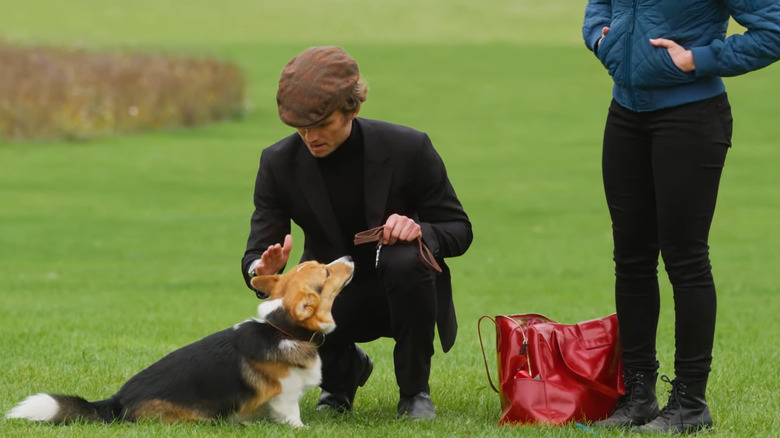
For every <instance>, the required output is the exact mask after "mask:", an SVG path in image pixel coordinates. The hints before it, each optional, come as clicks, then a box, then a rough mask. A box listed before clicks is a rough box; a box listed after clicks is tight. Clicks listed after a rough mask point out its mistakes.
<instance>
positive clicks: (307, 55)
mask: <svg viewBox="0 0 780 438" xmlns="http://www.w3.org/2000/svg"><path fill="white" fill-rule="evenodd" d="M359 78H360V71H359V70H358V65H357V62H356V61H355V60H354V59H353V58H352V57H351V56H349V55H348V54H347V52H345V51H344V50H343V49H342V48H340V47H335V46H324V47H311V48H309V49H306V50H305V51H304V52H303V53H301V54H300V55H298V56H296V57H295V58H293V59H291V60H290V62H288V63H287V65H286V66H285V67H284V70H282V77H281V78H280V79H279V91H278V92H277V93H276V104H277V106H278V108H279V118H280V119H282V122H284V123H285V124H287V125H290V126H292V127H295V128H306V127H309V126H314V125H316V124H318V123H320V122H322V121H323V120H325V119H326V118H327V117H328V116H330V115H331V114H333V112H334V111H336V110H340V109H342V108H343V107H344V106H343V105H344V103H345V102H346V100H347V98H348V97H349V96H350V95H351V94H352V92H353V90H354V88H355V85H356V84H357V82H358V79H359Z"/></svg>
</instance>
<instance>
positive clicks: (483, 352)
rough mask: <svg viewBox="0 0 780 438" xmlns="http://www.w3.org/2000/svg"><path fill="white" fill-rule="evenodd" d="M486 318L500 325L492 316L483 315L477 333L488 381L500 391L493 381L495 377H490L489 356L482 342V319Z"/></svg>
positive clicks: (494, 388)
mask: <svg viewBox="0 0 780 438" xmlns="http://www.w3.org/2000/svg"><path fill="white" fill-rule="evenodd" d="M485 318H487V319H489V320H491V321H493V324H495V325H496V327H498V323H496V320H495V319H493V318H492V317H490V316H488V315H482V317H481V318H479V321H477V333H478V334H479V348H481V349H482V360H483V361H484V362H485V373H487V378H488V383H490V387H491V388H493V391H496V392H499V390H498V388H496V385H495V384H494V383H493V379H492V378H491V377H490V368H489V367H488V363H487V356H485V346H484V345H483V344H482V320H483V319H485Z"/></svg>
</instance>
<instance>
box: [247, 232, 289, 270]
mask: <svg viewBox="0 0 780 438" xmlns="http://www.w3.org/2000/svg"><path fill="white" fill-rule="evenodd" d="M292 244H293V241H292V236H291V235H289V234H288V235H286V236H284V243H283V244H282V245H280V244H278V243H277V244H275V245H271V246H269V247H268V249H267V250H265V252H264V253H263V255H262V256H260V263H258V264H257V266H255V275H271V274H276V273H277V272H279V271H281V270H282V268H284V266H285V265H286V264H287V259H288V258H289V257H290V251H292Z"/></svg>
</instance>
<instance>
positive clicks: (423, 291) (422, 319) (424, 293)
mask: <svg viewBox="0 0 780 438" xmlns="http://www.w3.org/2000/svg"><path fill="white" fill-rule="evenodd" d="M370 259H371V260H366V257H360V258H357V259H356V267H355V276H354V278H353V280H352V282H351V283H350V284H349V285H348V286H347V287H346V288H344V290H343V291H341V293H340V294H339V295H338V296H337V297H336V300H335V302H334V304H333V318H334V320H335V321H336V330H335V331H334V332H333V333H331V334H329V335H328V336H327V337H326V338H325V342H324V343H323V345H322V346H321V347H320V357H321V358H322V384H321V385H320V386H321V387H322V389H323V390H326V391H328V392H331V393H333V392H342V391H350V390H352V389H354V388H355V387H356V385H357V379H358V378H359V377H360V374H361V372H362V367H361V365H362V364H361V362H360V360H359V359H358V357H357V347H356V345H355V343H356V342H369V341H373V340H375V339H378V338H380V337H390V338H393V339H394V340H395V349H394V350H393V362H394V365H395V377H396V382H397V383H398V388H399V390H400V395H401V396H411V395H415V394H417V393H419V392H422V391H425V392H428V391H429V387H428V378H429V376H430V372H431V357H432V356H433V340H434V328H435V323H436V284H435V273H434V272H433V271H431V270H430V269H428V268H426V267H425V266H424V265H423V264H422V262H421V261H420V260H419V258H418V255H417V246H416V245H411V244H400V243H399V244H396V245H385V246H383V247H382V250H381V252H380V257H379V263H378V266H377V267H376V268H374V252H373V251H371V257H370Z"/></svg>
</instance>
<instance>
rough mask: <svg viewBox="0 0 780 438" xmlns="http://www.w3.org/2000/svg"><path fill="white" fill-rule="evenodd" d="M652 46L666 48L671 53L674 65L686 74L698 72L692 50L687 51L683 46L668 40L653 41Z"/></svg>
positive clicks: (651, 41) (656, 39)
mask: <svg viewBox="0 0 780 438" xmlns="http://www.w3.org/2000/svg"><path fill="white" fill-rule="evenodd" d="M650 44H652V45H653V46H654V47H664V48H665V49H666V50H667V51H668V52H669V56H671V57H672V62H674V65H676V66H677V68H679V69H680V70H682V71H684V72H686V73H688V72H691V71H694V70H696V63H695V62H694V61H693V53H691V51H690V50H685V48H684V47H683V46H681V45H679V44H677V43H675V42H674V41H672V40H667V39H666V38H655V39H651V40H650Z"/></svg>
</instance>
